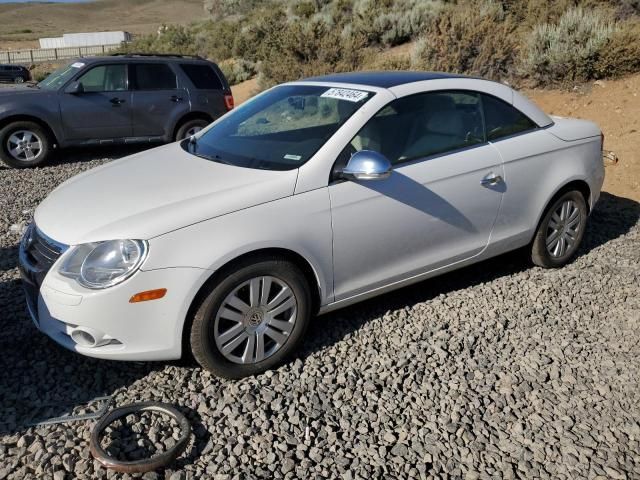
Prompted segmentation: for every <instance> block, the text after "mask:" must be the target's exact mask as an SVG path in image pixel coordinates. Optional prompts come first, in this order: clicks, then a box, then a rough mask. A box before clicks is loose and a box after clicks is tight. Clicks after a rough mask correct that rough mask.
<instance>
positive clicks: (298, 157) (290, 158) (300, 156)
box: [284, 153, 302, 160]
mask: <svg viewBox="0 0 640 480" xmlns="http://www.w3.org/2000/svg"><path fill="white" fill-rule="evenodd" d="M301 158H302V155H292V154H290V153H287V154H286V155H285V156H284V159H285V160H300V159H301Z"/></svg>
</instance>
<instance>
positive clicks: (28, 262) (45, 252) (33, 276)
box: [22, 225, 67, 288]
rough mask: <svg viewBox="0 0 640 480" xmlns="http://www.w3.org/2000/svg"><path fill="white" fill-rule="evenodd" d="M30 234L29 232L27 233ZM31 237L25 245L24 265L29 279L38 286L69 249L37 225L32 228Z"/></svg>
mask: <svg viewBox="0 0 640 480" xmlns="http://www.w3.org/2000/svg"><path fill="white" fill-rule="evenodd" d="M27 235H29V233H27ZM30 237H31V238H30V239H28V240H27V241H26V242H25V243H26V244H25V245H24V251H23V252H22V254H23V255H24V263H25V265H24V267H25V270H26V271H27V274H28V277H29V280H31V281H32V282H33V283H34V284H35V285H36V286H37V287H38V288H39V287H40V285H42V282H43V280H44V277H45V276H46V275H47V272H49V270H50V269H51V267H52V266H53V264H54V263H56V261H57V260H58V258H60V255H62V254H63V253H64V251H65V250H66V249H67V246H66V245H63V244H61V243H58V242H56V241H55V240H52V239H50V238H49V237H47V236H46V235H45V234H43V233H42V232H41V231H40V230H39V229H38V227H36V226H35V225H34V226H33V228H31V232H30Z"/></svg>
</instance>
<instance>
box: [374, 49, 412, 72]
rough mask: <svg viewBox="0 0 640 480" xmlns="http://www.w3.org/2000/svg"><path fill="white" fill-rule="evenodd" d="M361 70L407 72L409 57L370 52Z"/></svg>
mask: <svg viewBox="0 0 640 480" xmlns="http://www.w3.org/2000/svg"><path fill="white" fill-rule="evenodd" d="M362 69H363V70H370V71H383V70H391V71H397V70H409V69H411V57H410V56H409V55H397V56H396V55H380V52H377V51H375V52H372V53H370V54H368V55H366V58H365V60H364V62H363V64H362Z"/></svg>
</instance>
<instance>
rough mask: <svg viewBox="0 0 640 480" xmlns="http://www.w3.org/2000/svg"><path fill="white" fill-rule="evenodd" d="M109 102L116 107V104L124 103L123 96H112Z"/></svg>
mask: <svg viewBox="0 0 640 480" xmlns="http://www.w3.org/2000/svg"><path fill="white" fill-rule="evenodd" d="M109 101H110V102H111V103H113V106H114V107H117V106H118V105H120V104H122V103H124V98H118V97H113V98H112V99H111V100H109Z"/></svg>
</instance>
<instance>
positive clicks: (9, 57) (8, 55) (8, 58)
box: [7, 52, 11, 63]
mask: <svg viewBox="0 0 640 480" xmlns="http://www.w3.org/2000/svg"><path fill="white" fill-rule="evenodd" d="M7 63H11V55H10V54H9V52H7Z"/></svg>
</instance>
